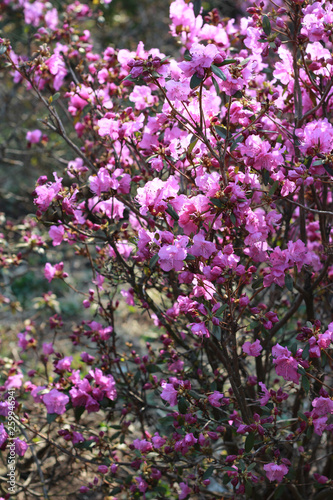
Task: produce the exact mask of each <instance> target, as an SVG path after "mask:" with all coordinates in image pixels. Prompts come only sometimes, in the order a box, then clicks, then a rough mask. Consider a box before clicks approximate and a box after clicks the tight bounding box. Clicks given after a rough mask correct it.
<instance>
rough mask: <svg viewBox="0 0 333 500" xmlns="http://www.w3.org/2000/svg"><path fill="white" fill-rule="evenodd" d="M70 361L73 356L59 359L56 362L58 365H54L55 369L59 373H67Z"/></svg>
mask: <svg viewBox="0 0 333 500" xmlns="http://www.w3.org/2000/svg"><path fill="white" fill-rule="evenodd" d="M72 361H73V356H65V357H64V358H62V359H60V361H58V363H57V364H56V365H55V366H56V369H57V370H59V371H67V370H69V369H70V367H71V364H72Z"/></svg>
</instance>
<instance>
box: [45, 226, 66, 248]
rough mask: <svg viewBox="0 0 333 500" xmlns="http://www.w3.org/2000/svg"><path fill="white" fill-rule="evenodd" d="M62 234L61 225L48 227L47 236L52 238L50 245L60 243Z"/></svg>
mask: <svg viewBox="0 0 333 500" xmlns="http://www.w3.org/2000/svg"><path fill="white" fill-rule="evenodd" d="M64 234H65V228H64V226H63V225H60V226H51V227H50V230H49V236H50V238H51V239H52V240H53V242H52V245H53V246H54V247H56V246H58V245H60V243H61V242H62V240H63V239H64Z"/></svg>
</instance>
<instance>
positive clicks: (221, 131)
mask: <svg viewBox="0 0 333 500" xmlns="http://www.w3.org/2000/svg"><path fill="white" fill-rule="evenodd" d="M215 131H216V133H217V135H219V136H220V137H222V139H226V138H227V136H228V131H227V129H226V128H225V127H221V125H215Z"/></svg>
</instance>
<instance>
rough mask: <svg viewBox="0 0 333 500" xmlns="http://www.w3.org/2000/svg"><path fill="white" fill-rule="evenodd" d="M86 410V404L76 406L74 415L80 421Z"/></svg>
mask: <svg viewBox="0 0 333 500" xmlns="http://www.w3.org/2000/svg"><path fill="white" fill-rule="evenodd" d="M84 410H85V407H84V406H76V407H75V409H74V416H75V420H76V421H77V422H79V421H80V418H81V415H82V413H83V412H84Z"/></svg>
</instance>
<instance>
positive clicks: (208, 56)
mask: <svg viewBox="0 0 333 500" xmlns="http://www.w3.org/2000/svg"><path fill="white" fill-rule="evenodd" d="M218 53H219V51H218V49H217V47H216V45H214V44H210V45H207V46H205V45H203V44H201V43H194V44H193V45H192V47H191V48H190V54H191V56H192V59H191V61H183V62H181V63H180V64H178V66H179V67H180V69H182V70H183V71H184V74H185V76H187V77H190V76H192V75H194V73H197V74H198V75H199V76H203V75H204V73H205V68H209V67H210V66H211V64H212V63H213V61H214V59H215V57H216V56H217V54H218Z"/></svg>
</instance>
